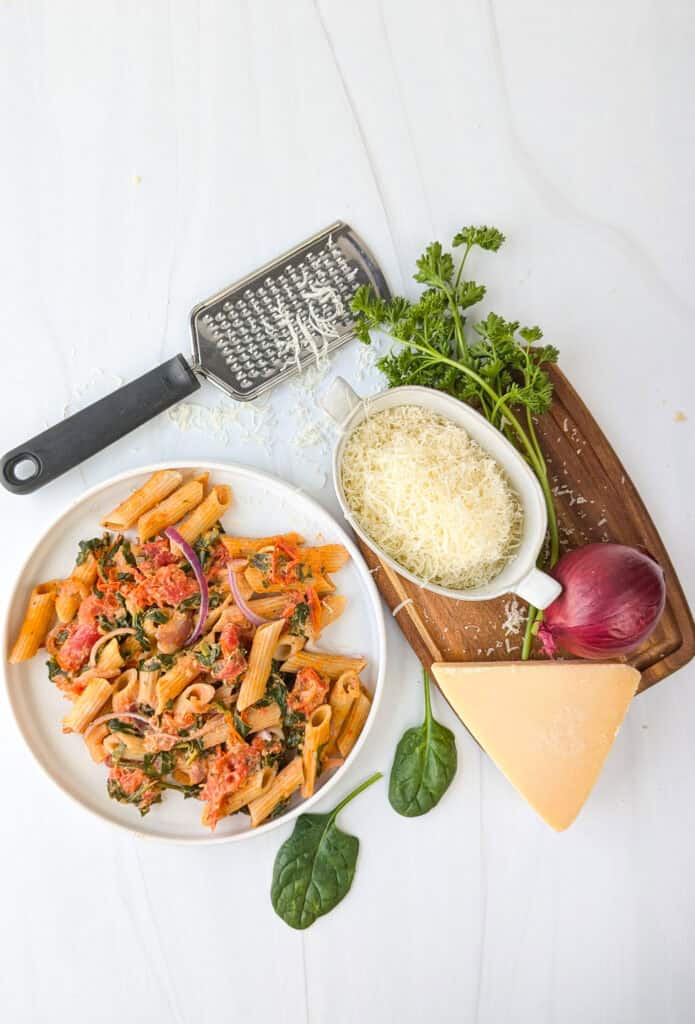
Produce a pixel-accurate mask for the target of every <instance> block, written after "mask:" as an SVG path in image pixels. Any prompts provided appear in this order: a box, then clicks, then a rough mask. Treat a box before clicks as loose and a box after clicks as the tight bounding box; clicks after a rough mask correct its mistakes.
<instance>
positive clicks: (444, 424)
mask: <svg viewBox="0 0 695 1024" xmlns="http://www.w3.org/2000/svg"><path fill="white" fill-rule="evenodd" d="M341 477H342V484H343V489H344V491H345V497H346V498H347V502H348V505H349V506H350V508H351V510H352V512H353V513H354V515H355V517H356V519H357V521H358V522H359V524H360V526H361V527H362V528H363V529H364V530H365V532H366V533H367V534H368V535H369V536H370V537H371V538H372V539H373V540H374V541H375V542H376V543H377V544H378V545H379V546H380V547H382V548H383V549H384V551H386V552H387V554H389V555H390V556H391V557H392V558H393V559H395V560H396V561H397V562H398V563H399V564H400V565H402V566H403V567H404V568H406V569H408V570H409V571H410V572H412V573H413V574H414V575H416V576H418V577H419V578H420V579H422V580H425V581H427V582H433V583H438V584H440V585H442V586H445V587H451V588H452V589H457V590H464V589H471V588H473V587H479V586H482V585H484V584H485V583H489V582H490V580H492V579H494V578H495V576H497V575H498V574H499V573H500V571H501V570H502V569H503V568H504V566H505V565H506V563H507V562H508V561H509V559H510V558H511V556H512V555H513V554H514V552H515V551H516V550H517V548H518V546H519V542H520V538H521V530H522V523H523V513H522V509H521V505H520V502H519V499H518V497H517V495H516V494H515V493H514V491H513V490H512V488H511V486H510V484H509V482H508V480H507V478H506V476H505V474H504V472H503V470H502V468H501V466H500V465H499V464H498V463H497V462H496V461H495V460H494V459H493V458H491V457H490V456H489V455H488V454H487V453H486V452H485V451H483V449H482V448H481V447H480V445H479V444H477V442H476V441H474V440H473V439H472V438H470V437H469V436H468V434H467V433H466V431H465V430H464V429H463V428H462V427H460V426H458V425H457V424H456V423H453V422H452V421H451V420H448V419H445V418H444V417H443V416H439V415H437V414H436V413H433V412H430V411H429V410H427V409H422V408H420V407H419V406H413V405H401V406H397V407H395V408H393V409H386V410H384V411H383V412H379V413H376V414H374V415H367V416H366V418H365V419H364V420H363V421H362V422H361V423H360V424H359V425H358V426H357V427H356V428H355V430H354V431H353V432H352V434H351V435H350V437H349V438H348V441H347V444H346V445H345V450H344V453H343V459H342V465H341Z"/></svg>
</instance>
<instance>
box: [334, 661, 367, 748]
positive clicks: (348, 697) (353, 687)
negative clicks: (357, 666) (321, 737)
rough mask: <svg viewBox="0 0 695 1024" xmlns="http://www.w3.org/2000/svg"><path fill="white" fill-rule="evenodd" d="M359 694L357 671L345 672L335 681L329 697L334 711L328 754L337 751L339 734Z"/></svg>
mask: <svg viewBox="0 0 695 1024" xmlns="http://www.w3.org/2000/svg"><path fill="white" fill-rule="evenodd" d="M359 695H360V680H359V676H358V675H357V673H356V672H343V674H342V675H341V676H338V678H337V679H336V681H335V682H334V683H333V686H332V687H331V692H330V694H329V697H328V703H329V704H330V705H331V708H332V711H333V714H332V715H331V733H330V739H329V741H328V748H327V753H328V754H334V753H335V751H336V749H337V746H336V744H337V740H338V736H339V735H340V733H341V730H342V728H343V725H344V723H345V719H346V718H347V716H348V714H349V712H350V708H351V707H352V705H353V704H354V703H355V701H356V700H357V698H358V697H359Z"/></svg>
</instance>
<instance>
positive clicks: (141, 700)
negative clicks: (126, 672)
mask: <svg viewBox="0 0 695 1024" xmlns="http://www.w3.org/2000/svg"><path fill="white" fill-rule="evenodd" d="M161 674H162V672H161V669H158V668H155V669H152V670H151V671H147V670H146V669H142V668H141V669H140V671H139V672H138V704H146V705H147V706H148V707H151V708H154V707H156V705H157V680H158V679H159V677H160V675H161Z"/></svg>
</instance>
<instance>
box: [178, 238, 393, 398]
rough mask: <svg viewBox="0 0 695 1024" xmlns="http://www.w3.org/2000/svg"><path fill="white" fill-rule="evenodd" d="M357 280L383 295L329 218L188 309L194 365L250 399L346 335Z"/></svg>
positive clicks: (355, 241) (369, 266) (359, 250)
mask: <svg viewBox="0 0 695 1024" xmlns="http://www.w3.org/2000/svg"><path fill="white" fill-rule="evenodd" d="M361 284H371V285H372V286H373V287H374V288H375V290H376V291H377V292H378V293H379V294H380V295H382V296H384V297H387V296H388V294H389V293H388V288H387V285H386V282H385V280H384V277H383V275H382V273H381V271H380V270H379V267H378V266H377V264H376V263H375V262H374V260H373V258H372V257H371V255H370V254H369V252H368V250H367V249H366V248H365V246H364V245H363V243H362V242H361V241H360V239H359V238H358V237H357V235H355V233H354V232H353V231H352V229H351V228H350V227H349V226H348V225H347V224H343V223H341V222H338V223H336V224H333V225H331V227H330V228H327V229H326V230H325V231H322V232H321V233H320V234H318V235H315V236H314V237H313V238H310V239H308V240H307V241H306V242H304V243H302V244H301V245H299V246H297V248H295V249H293V250H292V251H291V252H289V253H286V254H285V255H284V256H281V257H280V258H279V259H277V260H274V261H273V262H272V263H269V264H267V265H266V266H265V267H262V268H261V269H260V270H258V271H256V272H255V273H254V274H251V275H249V276H248V277H246V278H244V279H243V280H242V281H239V282H237V283H236V284H234V285H232V286H231V287H229V288H227V289H225V291H223V292H220V293H219V294H218V295H215V296H213V297H212V298H210V299H207V300H206V301H205V302H202V303H200V304H199V305H198V306H196V307H195V309H194V310H193V311H192V313H191V330H192V334H193V347H194V358H195V362H196V364H197V365H196V368H199V369H200V371H201V372H202V373H203V374H205V376H206V377H208V379H209V380H211V381H212V382H213V383H214V384H217V385H218V386H219V387H221V388H222V389H223V390H225V391H226V392H227V393H228V394H231V395H232V396H233V397H234V398H237V399H241V400H249V399H252V398H256V397H257V396H258V395H260V394H262V393H263V392H264V391H266V390H267V389H268V388H271V387H273V385H275V384H276V383H278V382H279V381H281V380H284V379H285V378H287V377H289V376H291V375H292V374H293V373H296V372H298V371H299V370H300V369H301V368H303V367H305V366H307V365H308V364H309V363H310V362H312V361H315V360H316V359H317V357H319V356H320V355H321V354H323V353H328V352H332V351H334V350H335V349H336V348H338V347H339V346H340V345H343V344H345V342H346V341H348V340H349V339H350V338H352V337H353V334H354V331H353V318H352V313H351V312H350V300H351V298H352V296H353V295H354V292H355V290H356V288H357V287H358V286H359V285H361Z"/></svg>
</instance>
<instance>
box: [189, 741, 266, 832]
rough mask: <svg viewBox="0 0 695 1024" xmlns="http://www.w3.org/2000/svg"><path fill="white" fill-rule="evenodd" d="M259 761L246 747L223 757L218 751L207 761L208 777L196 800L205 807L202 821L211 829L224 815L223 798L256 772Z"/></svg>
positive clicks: (254, 752)
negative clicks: (199, 800) (198, 799)
mask: <svg viewBox="0 0 695 1024" xmlns="http://www.w3.org/2000/svg"><path fill="white" fill-rule="evenodd" d="M260 761H261V755H260V753H259V752H258V751H257V750H254V749H252V748H251V747H246V746H244V747H241V748H235V749H234V750H230V751H227V752H226V753H224V752H223V751H222V750H219V751H218V752H217V754H213V755H212V756H211V757H210V758H208V765H209V768H208V775H207V779H206V780H205V785H204V786H203V788H202V790H201V793H200V799H201V800H204V801H205V802H206V803H207V804H208V807H207V809H206V820H207V822H208V824H209V825H210V826H211V827H212V828H214V827H215V825H216V824H217V822H218V821H219V819H220V818H221V817H223V815H224V802H225V799H226V797H228V796H231V794H232V793H235V792H236V791H237V789H239V787H240V786H242V785H243V783H244V782H245V781H246V779H247V778H248V776H249V775H250V773H251V772H252V771H255V770H256V768H258V765H259V764H260Z"/></svg>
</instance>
